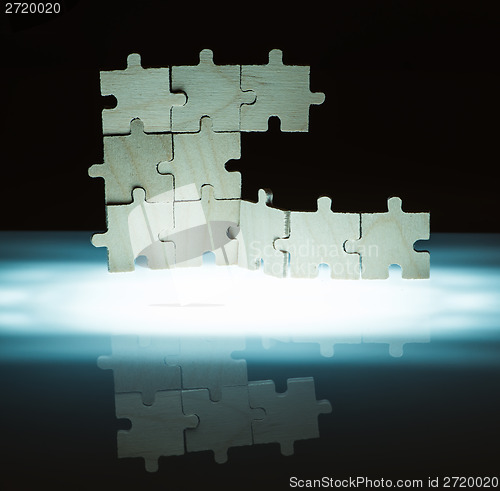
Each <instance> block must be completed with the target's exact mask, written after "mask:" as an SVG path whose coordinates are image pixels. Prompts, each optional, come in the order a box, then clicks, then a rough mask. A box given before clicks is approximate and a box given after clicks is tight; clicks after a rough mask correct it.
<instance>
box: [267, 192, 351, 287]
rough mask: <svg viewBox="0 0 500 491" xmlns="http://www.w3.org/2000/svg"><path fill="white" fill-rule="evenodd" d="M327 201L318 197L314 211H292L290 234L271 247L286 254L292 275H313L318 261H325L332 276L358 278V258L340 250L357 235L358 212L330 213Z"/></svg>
mask: <svg viewBox="0 0 500 491" xmlns="http://www.w3.org/2000/svg"><path fill="white" fill-rule="evenodd" d="M331 204H332V201H331V199H330V198H328V197H326V196H322V197H321V198H319V199H318V209H317V211H315V212H305V211H292V212H291V213H290V237H289V238H287V239H278V240H276V241H275V243H274V247H275V249H277V250H281V251H285V252H289V253H290V272H291V275H292V277H295V278H314V277H316V276H317V275H318V266H319V264H328V265H329V266H330V275H331V277H332V278H335V279H358V278H359V257H357V256H353V255H349V254H347V253H346V252H345V250H344V242H345V241H346V240H348V239H357V238H359V236H360V232H359V224H360V218H359V214H358V213H334V212H332V210H331Z"/></svg>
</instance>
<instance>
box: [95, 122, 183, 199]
mask: <svg viewBox="0 0 500 491" xmlns="http://www.w3.org/2000/svg"><path fill="white" fill-rule="evenodd" d="M103 145H104V163H103V164H96V165H93V166H92V167H90V168H89V176H90V177H102V178H104V190H105V201H106V204H127V203H131V202H132V190H133V189H134V188H137V187H140V188H143V189H144V190H145V191H146V201H149V202H153V203H154V202H160V201H173V199H174V183H173V177H172V176H171V175H166V176H162V175H160V174H159V173H158V170H157V166H158V164H159V163H160V162H161V161H163V160H171V159H172V135H171V134H169V133H166V134H158V135H149V134H147V133H144V124H143V123H142V121H141V120H140V119H134V120H132V122H131V123H130V135H123V136H105V137H104V139H103Z"/></svg>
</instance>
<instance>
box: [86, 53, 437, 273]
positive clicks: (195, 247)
mask: <svg viewBox="0 0 500 491" xmlns="http://www.w3.org/2000/svg"><path fill="white" fill-rule="evenodd" d="M309 71H310V67H308V66H292V65H286V64H284V63H283V53H282V51H281V50H278V49H273V50H271V51H270V53H269V61H268V63H267V64H264V65H217V64H216V63H215V62H214V55H213V52H212V51H211V50H208V49H204V50H202V51H201V52H200V62H199V64H198V65H194V66H173V67H162V68H143V67H142V65H141V58H140V55H139V54H136V53H133V54H130V55H129V56H128V58H127V68H126V69H125V70H113V71H102V72H101V94H102V95H114V96H115V97H116V98H117V105H116V107H115V108H113V109H103V113H102V125H103V135H104V162H103V163H101V164H95V165H93V166H91V167H90V169H89V175H90V176H91V177H102V178H104V185H105V196H106V199H105V206H106V217H107V227H108V230H107V232H105V233H101V234H95V235H94V236H93V238H92V243H93V244H94V245H95V246H96V247H107V249H108V269H109V271H111V272H123V271H132V270H134V268H135V265H134V262H135V259H136V258H137V257H139V256H146V258H147V260H148V266H149V267H150V268H153V269H160V268H173V267H188V266H189V267H191V266H200V265H201V264H202V259H201V256H202V255H203V253H204V252H207V251H212V252H214V253H215V256H216V258H217V261H216V262H217V264H219V265H239V266H241V267H244V268H247V269H257V268H258V267H260V264H261V262H263V270H264V272H265V273H266V274H269V275H272V276H275V277H280V278H281V277H285V276H288V274H289V273H290V275H291V276H292V277H297V278H313V277H316V276H317V274H318V266H319V265H320V264H328V265H329V266H330V273H331V277H332V278H334V279H385V278H387V277H388V268H389V266H390V265H391V264H399V265H400V266H401V268H402V277H403V278H428V277H429V275H430V259H429V253H428V252H427V251H418V252H417V251H415V250H414V248H413V245H414V243H415V242H416V241H418V240H427V239H429V217H430V216H429V213H405V212H404V211H403V210H402V202H401V200H400V199H399V198H397V197H391V198H390V199H389V200H388V212H385V213H341V212H335V211H334V210H332V208H331V205H332V200H331V199H330V198H329V197H320V198H319V199H318V209H317V211H314V212H305V211H300V210H279V209H277V208H275V207H273V206H272V192H271V191H270V190H260V191H259V200H258V202H257V203H252V202H248V201H245V200H242V199H241V174H240V173H239V172H229V171H227V170H226V168H225V165H226V164H227V162H228V161H229V160H232V159H239V158H240V156H241V132H242V131H243V132H248V131H257V132H258V131H266V130H267V129H268V120H269V117H271V116H277V117H278V118H279V119H280V123H281V124H280V128H281V131H290V132H304V131H309V108H310V106H311V105H319V104H322V103H323V101H324V100H325V95H324V94H323V93H321V92H316V93H313V92H311V91H310V88H309ZM256 244H257V246H255V245H256ZM202 249H203V250H202Z"/></svg>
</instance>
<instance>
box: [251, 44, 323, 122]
mask: <svg viewBox="0 0 500 491" xmlns="http://www.w3.org/2000/svg"><path fill="white" fill-rule="evenodd" d="M241 88H242V89H243V90H249V89H251V90H254V91H255V92H256V94H257V98H256V100H255V102H254V103H253V104H248V105H242V106H241V131H267V129H268V120H269V118H270V117H271V116H277V117H278V118H279V119H280V121H281V131H308V130H309V106H310V105H313V104H314V105H319V104H322V103H323V102H324V100H325V94H323V93H322V92H311V91H310V89H309V67H308V66H293V65H284V64H283V52H282V51H281V50H279V49H273V50H271V51H270V52H269V62H268V64H267V65H242V67H241Z"/></svg>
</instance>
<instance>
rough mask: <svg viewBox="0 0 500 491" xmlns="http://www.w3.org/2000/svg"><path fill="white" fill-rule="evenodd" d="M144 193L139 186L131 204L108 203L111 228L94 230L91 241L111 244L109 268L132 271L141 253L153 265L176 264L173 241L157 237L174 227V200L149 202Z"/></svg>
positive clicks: (108, 220) (107, 212)
mask: <svg viewBox="0 0 500 491" xmlns="http://www.w3.org/2000/svg"><path fill="white" fill-rule="evenodd" d="M145 197H146V194H145V192H144V189H142V188H136V189H134V191H133V202H132V203H131V204H127V205H107V206H106V215H107V224H108V230H107V232H105V233H103V234H95V235H94V236H93V237H92V244H94V246H96V247H107V248H108V269H109V271H110V272H122V271H133V270H134V269H135V265H134V260H135V259H136V258H137V257H138V256H146V257H147V259H148V266H149V267H150V268H151V269H163V268H169V267H171V265H172V264H174V261H175V249H174V247H173V245H172V244H170V243H164V242H160V240H159V237H158V235H159V233H160V232H161V231H162V230H164V229H165V228H172V227H173V223H174V213H173V203H167V202H163V203H148V202H147V201H145Z"/></svg>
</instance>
